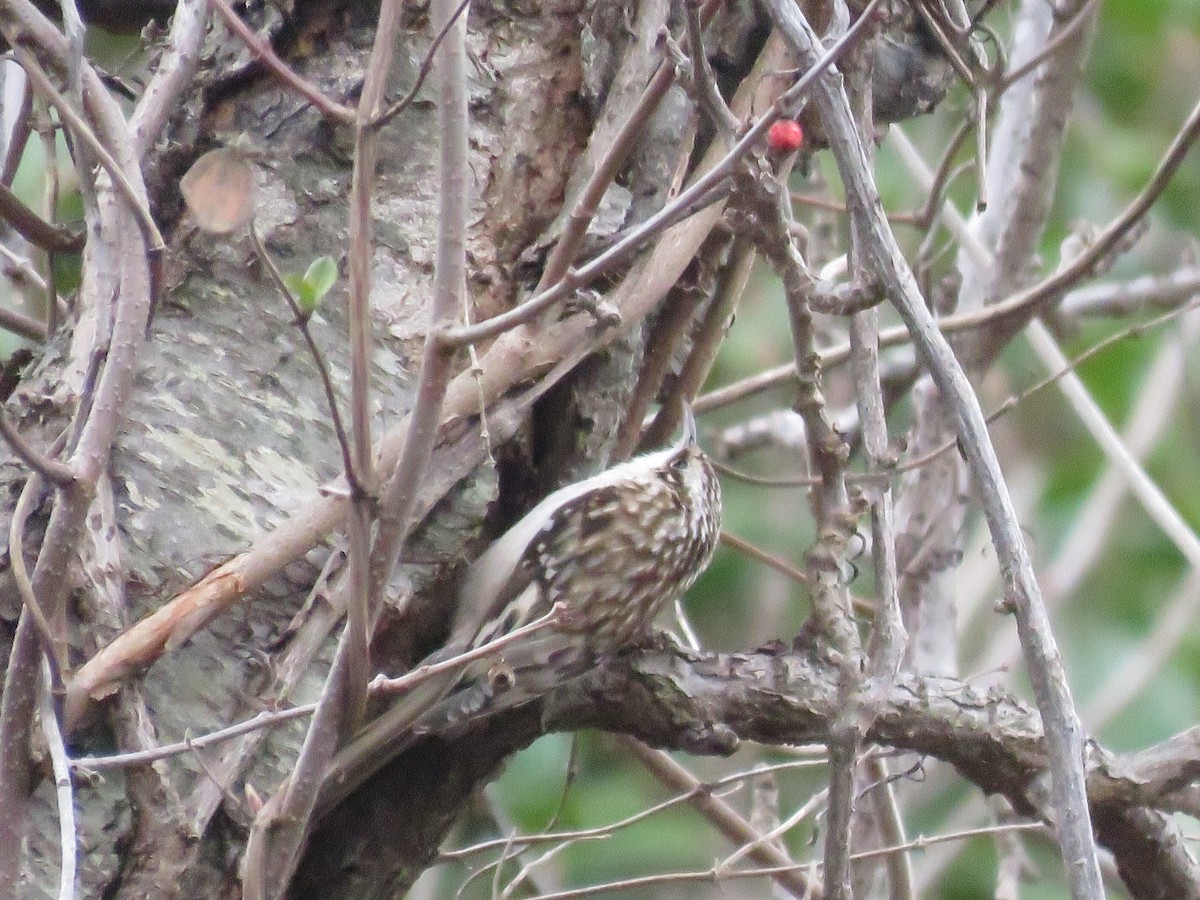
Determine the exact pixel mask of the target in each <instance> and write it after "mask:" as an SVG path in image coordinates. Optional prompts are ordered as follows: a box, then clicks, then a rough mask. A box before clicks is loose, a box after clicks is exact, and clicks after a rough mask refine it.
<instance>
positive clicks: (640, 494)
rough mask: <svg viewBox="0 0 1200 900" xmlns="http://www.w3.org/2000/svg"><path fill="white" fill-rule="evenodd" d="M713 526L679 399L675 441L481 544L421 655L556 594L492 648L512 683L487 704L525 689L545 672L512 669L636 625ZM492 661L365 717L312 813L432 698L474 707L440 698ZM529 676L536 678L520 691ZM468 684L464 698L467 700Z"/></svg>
mask: <svg viewBox="0 0 1200 900" xmlns="http://www.w3.org/2000/svg"><path fill="white" fill-rule="evenodd" d="M720 529H721V487H720V483H719V482H718V480H717V476H716V473H715V472H714V471H713V467H712V465H711V464H710V463H709V461H708V459H707V457H705V455H704V453H703V451H702V450H700V448H699V447H698V446H697V445H696V422H695V419H694V417H693V416H692V411H691V408H690V407H687V406H685V407H684V426H683V436H682V438H681V439H680V441H679V442H678V443H677V444H675V445H674V446H672V447H669V448H667V449H665V450H659V451H658V452H656V453H650V454H647V455H645V456H640V457H637V458H635V459H632V460H630V461H628V462H625V463H621V464H619V465H616V466H613V467H612V468H610V469H608V470H607V471H605V472H601V473H600V474H599V475H595V476H593V477H591V478H588V479H586V480H584V481H581V482H578V483H576V484H572V485H568V486H567V487H564V488H561V489H559V490H557V491H555V492H554V493H552V494H550V495H549V496H548V497H546V499H545V500H543V501H542V502H541V503H539V504H538V505H537V506H535V507H534V508H533V509H532V510H530V512H529V513H528V514H527V515H526V516H525V517H524V518H522V519H521V520H520V521H519V522H517V524H516V525H514V526H513V527H512V528H510V529H509V530H508V531H507V532H506V533H505V534H504V535H503V536H502V537H500V539H499V540H497V541H496V542H495V543H494V544H492V545H491V547H489V548H488V550H487V551H486V552H485V553H484V554H483V555H482V556H480V557H479V559H478V560H477V561H476V562H475V563H474V564H473V565H472V566H471V568H470V570H469V571H468V572H467V575H466V577H465V579H464V581H463V586H462V589H461V591H460V595H459V606H458V610H457V614H456V617H455V622H454V627H453V629H452V631H451V635H450V640H449V641H448V642H447V644H446V646H445V647H444V648H443V649H442V650H439V651H438V652H437V653H435V654H434V655H433V656H431V657H430V658H429V659H427V660H426V661H425V662H427V663H428V662H436V661H439V660H444V659H447V658H450V657H452V656H455V655H457V654H459V653H462V652H463V651H465V650H469V649H472V648H475V647H478V646H481V645H483V644H485V643H487V642H489V641H491V640H493V639H495V638H497V637H499V636H501V635H503V634H506V633H509V632H511V631H513V630H515V629H516V628H519V627H521V626H522V625H526V624H529V623H530V622H533V621H535V620H537V619H539V618H540V617H542V616H544V615H546V614H547V613H549V612H550V610H551V608H552V607H554V605H555V604H556V603H558V604H561V609H562V611H563V614H562V616H561V618H560V619H558V620H557V621H556V622H555V623H554V625H553V626H552V627H550V628H546V629H544V630H541V631H537V632H535V633H532V634H530V635H529V636H528V637H527V638H523V639H521V640H518V641H516V642H514V643H512V644H509V645H508V646H506V647H505V648H504V650H503V668H504V670H505V672H506V673H508V677H509V678H511V680H512V684H511V686H510V687H509V688H508V689H507V690H506V691H505V692H504V693H503V695H501V697H500V698H497V699H498V700H502V701H503V702H502V703H500V704H499V705H498V706H497V707H496V708H511V707H512V706H515V705H518V704H519V703H522V702H526V701H528V700H531V699H533V698H534V697H536V696H538V694H539V693H541V692H544V691H545V690H546V687H545V686H544V685H545V683H546V682H545V679H544V678H542V679H538V678H532V679H527V678H525V677H524V676H523V674H522V673H523V672H528V673H532V672H533V671H535V670H536V669H538V668H539V667H542V668H544V667H547V666H549V667H551V668H552V669H553V670H554V671H555V672H567V671H571V669H572V666H573V665H577V664H578V663H579V662H581V661H586V660H588V659H591V658H594V657H596V656H599V655H604V654H610V653H615V652H617V651H619V650H621V649H623V648H625V647H628V646H629V645H631V644H633V643H635V642H636V641H637V640H638V639H639V638H640V637H642V636H644V635H646V634H648V632H649V630H650V626H651V624H652V623H653V621H654V619H655V617H656V616H657V615H658V613H659V611H660V610H662V609H663V607H664V606H666V605H667V604H670V603H671V602H673V601H674V600H675V599H676V598H677V597H679V596H680V595H681V594H683V592H684V591H686V590H687V589H688V588H689V587H691V585H692V583H693V582H694V581H695V580H696V578H697V576H699V575H700V573H701V572H703V571H704V569H705V567H707V565H708V563H709V560H710V559H712V555H713V551H714V550H715V549H716V545H717V538H718V536H719V535H720ZM494 664H495V661H494V660H491V661H489V660H484V661H483V662H482V664H478V663H476V664H473V665H472V666H468V667H467V668H466V669H465V670H464V671H459V672H455V673H447V674H446V675H444V676H439V677H435V678H432V679H430V680H429V681H427V682H424V683H422V684H420V685H419V686H418V687H416V688H415V689H414V690H413V691H412V692H411V693H409V694H407V695H405V696H404V697H403V698H401V699H400V700H399V701H398V702H397V703H396V704H395V705H394V706H393V707H392V708H391V709H389V710H388V711H387V712H385V713H383V715H381V716H380V717H379V718H378V719H376V720H375V721H374V722H372V723H371V724H370V725H369V726H367V728H366V730H365V731H364V732H363V733H362V734H360V735H359V736H358V737H357V738H356V739H355V740H354V741H353V742H352V743H351V744H350V746H348V747H347V748H346V749H345V750H343V751H342V752H341V753H339V754H338V756H337V758H336V759H335V760H334V763H333V766H332V771H331V772H330V773H329V778H328V779H327V781H326V785H325V788H323V789H322V793H321V799H320V802H319V804H318V815H320V814H321V813H322V812H324V811H328V810H329V809H330V808H331V807H332V806H333V805H334V804H335V803H337V802H338V801H339V800H340V799H341V798H342V797H344V796H346V794H348V793H349V791H350V790H352V789H353V788H354V787H355V786H356V785H357V784H360V783H361V782H362V781H364V780H365V779H366V778H367V777H369V776H370V775H371V774H372V773H373V772H375V771H377V770H378V769H379V768H381V767H382V765H383V764H384V763H385V762H387V760H388V759H390V758H391V757H392V756H394V755H395V754H397V753H399V752H400V750H401V749H403V747H404V746H405V743H406V740H405V735H406V734H407V735H409V736H410V737H411V735H412V733H413V730H414V725H417V724H418V722H419V721H420V722H422V723H425V722H428V721H429V720H428V719H423V718H422V717H423V716H425V715H426V713H428V712H430V710H431V709H433V708H434V707H439V708H440V709H441V710H442V716H441V718H442V719H443V720H444V719H446V718H450V719H453V718H456V717H459V718H461V717H462V716H463V715H464V714H465V713H466V712H468V711H469V712H472V713H473V712H477V711H479V710H478V709H474V708H472V709H470V710H466V709H464V708H463V705H462V704H461V703H459V704H457V705H455V704H451V703H449V702H443V701H444V700H445V698H447V696H448V695H449V694H450V693H451V691H453V690H454V689H455V687H456V686H458V685H460V684H462V683H463V682H464V681H472V682H474V683H476V684H478V683H479V682H481V681H484V678H485V676H484V673H485V672H486V671H487V670H488V668H489V667H493V666H494ZM571 674H575V672H574V671H572V672H571ZM549 683H551V684H552V683H553V681H551V682H549ZM535 684H539V685H542V686H541V687H540V688H539V689H538V690H536V691H531V690H530V689H531V688H533V687H534V686H535ZM464 693H465V692H464ZM484 693H485V694H486V691H485V692H484ZM475 694H476V699H475V700H472V701H469V702H470V704H471V705H474V706H478V704H479V700H478V697H479V694H480V692H479V691H476V692H475ZM452 699H453V698H452ZM447 707H453V711H447ZM486 710H487V707H486V706H485V707H484V711H486ZM434 724H436V723H430V726H432V725H434Z"/></svg>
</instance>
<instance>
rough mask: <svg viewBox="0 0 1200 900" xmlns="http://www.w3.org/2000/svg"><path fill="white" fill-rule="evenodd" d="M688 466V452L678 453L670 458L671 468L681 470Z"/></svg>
mask: <svg viewBox="0 0 1200 900" xmlns="http://www.w3.org/2000/svg"><path fill="white" fill-rule="evenodd" d="M687 467H688V454H687V453H680V454H679V455H678V456H677V457H675V458H674V459H673V460H671V468H672V469H677V470H679V471H681V472H682V471H683V470H684V469H686V468H687Z"/></svg>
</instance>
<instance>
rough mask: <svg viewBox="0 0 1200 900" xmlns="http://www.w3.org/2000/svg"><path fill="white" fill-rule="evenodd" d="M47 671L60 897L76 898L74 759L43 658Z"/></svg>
mask: <svg viewBox="0 0 1200 900" xmlns="http://www.w3.org/2000/svg"><path fill="white" fill-rule="evenodd" d="M42 663H43V664H42V671H43V674H44V675H45V679H44V683H43V689H42V699H41V703H40V708H39V716H40V718H41V722H42V734H43V735H44V736H45V738H46V749H47V750H48V751H49V754H50V767H51V769H52V770H53V772H54V788H55V792H54V793H55V799H56V800H57V801H58V844H59V860H60V863H59V873H58V897H59V900H75V897H76V885H75V881H76V871H77V868H78V859H79V854H78V846H77V844H78V835H77V829H76V827H75V791H74V789H73V788H72V785H71V760H70V758H69V757H68V756H67V747H66V744H65V743H64V742H63V736H62V731H61V730H60V729H59V727H58V713H57V711H56V710H55V708H54V688H53V683H54V681H55V680H56V679H55V677H54V675H53V670H52V668H51V666H50V661H49V659H48V658H44V659H43V661H42Z"/></svg>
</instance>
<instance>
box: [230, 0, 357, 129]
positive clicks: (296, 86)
mask: <svg viewBox="0 0 1200 900" xmlns="http://www.w3.org/2000/svg"><path fill="white" fill-rule="evenodd" d="M208 5H209V6H211V7H213V8H214V9H216V11H217V12H218V13H220V14H221V18H222V19H224V20H225V25H226V26H227V27H228V28H229V30H230V31H232V32H233V33H234V34H235V35H237V36H238V38H239V39H240V40H241V41H242V43H244V44H245V45H246V46H247V47H249V48H250V50H251V52H253V53H254V55H255V56H256V57H258V61H259V62H261V63H262V64H263V65H264V66H266V68H267V69H268V71H270V72H273V73H274V74H275V76H276V77H277V78H279V80H280V81H282V82H283V83H284V84H286V85H287V86H288V87H290V88H291V89H292V90H294V91H295V92H296V93H297V94H299V95H300V96H302V97H304V98H305V99H307V100H308V102H309V103H311V104H312V105H313V106H314V107H316V108H317V110H318V111H319V112H320V113H321V115H323V116H325V117H326V118H329V119H333V120H334V121H337V122H341V123H342V124H343V125H348V124H350V123H352V122H353V121H354V110H353V109H350V108H349V107H347V106H343V105H342V104H340V103H337V102H335V101H333V100H330V99H329V98H328V97H326V96H325V95H324V94H323V93H321V91H320V90H318V89H317V88H316V87H315V86H313V85H312V84H309V82H307V81H305V80H304V79H303V78H301V77H300V76H299V75H298V74H296V72H295V70H294V69H292V67H291V66H289V65H288V64H287V63H285V62H284V61H283V60H282V59H280V58H279V55H278V54H277V53H276V52H275V50H274V48H273V47H272V46H271V45H270V44H269V43H267V41H265V40H264V39H263V38H261V37H259V36H258V35H257V34H255V33H254V32H253V31H251V30H250V29H249V28H248V27H247V26H246V23H245V22H243V21H242V20H241V18H240V17H239V16H238V14H237V13H235V12H234V11H233V9H232V7H230V5H229V3H228V2H226V0H208Z"/></svg>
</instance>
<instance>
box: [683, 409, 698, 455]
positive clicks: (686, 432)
mask: <svg viewBox="0 0 1200 900" xmlns="http://www.w3.org/2000/svg"><path fill="white" fill-rule="evenodd" d="M681 402H682V405H683V416H682V419H683V434H682V435H681V436H680V438H679V449H680V450H683V449H686V448H687V447H694V446H696V438H697V435H698V433H697V430H696V414H695V413H694V412H692V404H690V403H688V401H687V398H686V397H685V398H683V400H682V401H681Z"/></svg>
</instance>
